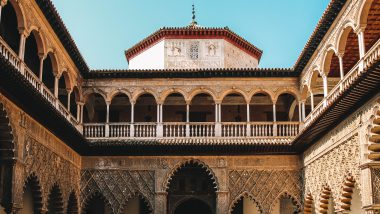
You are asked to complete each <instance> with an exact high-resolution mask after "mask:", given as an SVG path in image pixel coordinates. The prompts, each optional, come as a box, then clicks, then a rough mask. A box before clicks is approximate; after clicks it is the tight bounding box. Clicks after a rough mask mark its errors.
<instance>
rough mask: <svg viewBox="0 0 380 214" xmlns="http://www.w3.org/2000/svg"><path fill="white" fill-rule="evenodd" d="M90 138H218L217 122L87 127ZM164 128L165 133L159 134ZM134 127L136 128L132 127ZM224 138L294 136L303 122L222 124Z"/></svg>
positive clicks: (86, 125)
mask: <svg viewBox="0 0 380 214" xmlns="http://www.w3.org/2000/svg"><path fill="white" fill-rule="evenodd" d="M83 126H84V130H85V131H84V134H85V137H87V138H106V137H110V138H141V139H145V138H161V137H159V136H162V138H181V137H183V138H185V137H188V138H194V137H214V138H215V137H218V136H217V135H216V131H215V130H216V126H217V123H213V122H205V123H185V122H181V123H162V124H158V123H108V124H107V123H104V124H84V125H83ZM159 126H162V127H163V134H162V135H160V134H159V133H158V132H160V130H159V129H158V127H159ZM132 127H133V128H132ZM221 127H222V128H221V137H222V138H246V137H294V136H296V135H297V134H298V132H299V122H250V123H246V122H240V123H222V124H221Z"/></svg>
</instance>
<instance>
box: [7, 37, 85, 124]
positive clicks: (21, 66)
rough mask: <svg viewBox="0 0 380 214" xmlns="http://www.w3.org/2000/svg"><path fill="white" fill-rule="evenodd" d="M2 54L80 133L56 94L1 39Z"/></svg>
mask: <svg viewBox="0 0 380 214" xmlns="http://www.w3.org/2000/svg"><path fill="white" fill-rule="evenodd" d="M0 54H1V55H2V56H3V57H4V58H5V59H7V60H8V61H9V63H10V64H12V65H13V66H14V67H15V68H16V70H17V71H18V72H20V73H21V74H22V75H23V76H24V77H25V79H26V80H27V81H28V82H29V83H30V84H31V85H32V86H33V87H34V88H35V89H36V90H37V91H38V92H40V93H41V94H42V96H43V97H44V98H45V99H46V100H47V101H48V102H49V103H50V104H51V105H52V106H54V107H55V108H56V109H57V110H58V112H60V113H61V114H62V115H63V116H64V117H65V118H66V119H67V121H69V122H70V123H71V124H72V125H73V126H75V127H76V128H77V129H78V130H79V131H80V130H81V127H80V126H79V123H78V121H77V119H76V118H75V117H73V115H71V113H70V111H69V110H67V109H66V107H65V106H64V105H63V104H62V103H61V102H60V101H59V100H58V98H56V97H55V96H54V94H53V93H52V92H51V91H50V90H49V89H48V88H47V87H46V86H45V85H44V84H43V83H42V82H41V81H40V79H39V78H38V77H37V76H36V75H35V74H34V73H33V72H32V71H31V70H30V69H29V68H28V67H27V65H26V64H25V63H24V62H23V61H22V60H21V59H20V58H19V57H18V55H17V54H16V53H15V52H14V51H13V50H12V49H11V48H10V47H9V46H8V44H7V43H6V42H5V41H4V40H3V39H2V38H1V37H0Z"/></svg>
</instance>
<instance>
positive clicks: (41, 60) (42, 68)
mask: <svg viewBox="0 0 380 214" xmlns="http://www.w3.org/2000/svg"><path fill="white" fill-rule="evenodd" d="M39 57H40V73H39V74H40V75H39V79H40V81H41V83H42V72H43V70H44V59H45V56H43V55H42V54H39Z"/></svg>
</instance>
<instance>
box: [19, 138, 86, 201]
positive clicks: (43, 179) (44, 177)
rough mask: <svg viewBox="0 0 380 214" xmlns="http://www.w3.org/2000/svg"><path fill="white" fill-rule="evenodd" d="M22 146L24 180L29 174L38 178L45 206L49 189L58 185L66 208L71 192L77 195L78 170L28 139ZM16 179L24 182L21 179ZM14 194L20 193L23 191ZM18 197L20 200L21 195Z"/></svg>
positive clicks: (21, 186)
mask: <svg viewBox="0 0 380 214" xmlns="http://www.w3.org/2000/svg"><path fill="white" fill-rule="evenodd" d="M24 146H25V148H24V163H25V178H26V177H28V176H29V175H31V174H34V175H36V176H37V177H38V178H39V181H40V184H41V190H42V198H43V202H44V203H43V204H44V205H45V206H46V205H47V199H48V195H49V192H50V190H51V188H52V187H53V185H55V184H58V185H59V188H60V189H61V192H62V198H63V202H64V207H66V203H67V200H68V198H69V194H70V193H71V192H73V191H74V192H75V193H76V195H79V194H78V193H79V171H80V170H79V168H78V167H76V166H75V165H73V164H71V163H70V162H69V161H67V160H65V159H63V158H61V157H60V156H58V155H57V154H55V153H54V152H52V151H51V150H50V149H49V148H47V147H45V146H43V145H41V144H40V143H38V142H37V141H36V140H34V139H32V138H30V137H27V138H26V140H25V144H24ZM16 179H17V180H18V179H20V181H22V180H24V179H23V178H22V177H17V178H16ZM19 183H20V182H19ZM23 186H24V185H20V186H18V185H17V186H16V188H23ZM15 192H18V193H22V192H23V191H22V190H20V191H15ZM18 197H21V198H22V195H20V196H18Z"/></svg>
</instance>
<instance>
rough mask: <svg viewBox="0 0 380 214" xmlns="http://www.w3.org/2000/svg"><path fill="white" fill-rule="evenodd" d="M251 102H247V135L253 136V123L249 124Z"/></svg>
mask: <svg viewBox="0 0 380 214" xmlns="http://www.w3.org/2000/svg"><path fill="white" fill-rule="evenodd" d="M249 102H250V101H248V102H247V136H248V137H249V136H251V125H250V124H249V123H250V122H251V111H250V109H249V107H250V105H249Z"/></svg>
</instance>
